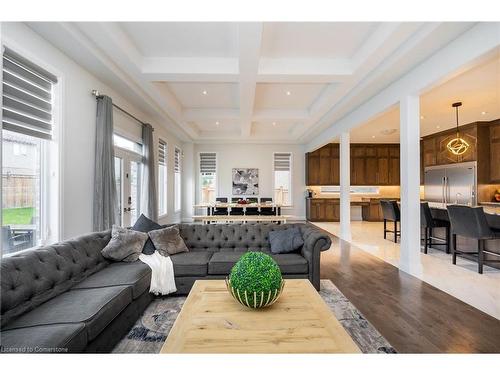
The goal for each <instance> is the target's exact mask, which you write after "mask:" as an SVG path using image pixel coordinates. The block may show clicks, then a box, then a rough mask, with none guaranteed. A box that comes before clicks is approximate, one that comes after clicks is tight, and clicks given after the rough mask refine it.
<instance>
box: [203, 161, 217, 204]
mask: <svg viewBox="0 0 500 375" xmlns="http://www.w3.org/2000/svg"><path fill="white" fill-rule="evenodd" d="M216 181H217V155H216V153H215V152H201V153H200V203H212V202H215V198H216V197H215V195H216V188H217V183H216Z"/></svg>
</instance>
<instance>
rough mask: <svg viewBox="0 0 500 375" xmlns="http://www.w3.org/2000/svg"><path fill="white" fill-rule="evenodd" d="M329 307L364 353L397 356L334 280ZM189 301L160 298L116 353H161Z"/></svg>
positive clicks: (328, 288)
mask: <svg viewBox="0 0 500 375" xmlns="http://www.w3.org/2000/svg"><path fill="white" fill-rule="evenodd" d="M319 294H320V295H321V297H322V298H323V300H324V301H325V303H326V304H327V305H328V306H329V307H330V309H331V311H332V312H333V314H334V315H335V317H336V318H337V319H338V321H339V322H340V324H342V326H343V327H344V329H345V330H346V331H347V333H348V334H349V335H350V336H351V337H352V339H353V340H354V342H355V343H356V344H357V345H358V347H359V348H360V349H361V351H362V352H363V353H396V351H395V350H394V348H393V347H392V346H391V345H390V344H389V342H388V341H387V340H386V339H385V338H384V337H383V336H382V335H381V334H380V333H379V332H378V331H377V330H376V329H375V327H373V325H371V324H370V322H369V321H368V320H366V319H365V318H364V317H363V315H362V314H361V313H360V312H359V311H358V309H356V307H354V305H353V304H352V303H351V302H349V300H348V299H347V298H346V297H345V296H344V295H343V294H342V293H341V292H340V290H338V289H337V287H336V286H335V285H334V284H333V283H332V282H331V281H330V280H321V291H320V292H319ZM185 300H186V297H184V296H183V297H162V298H156V299H155V300H154V301H153V302H151V304H150V305H149V306H148V307H147V308H146V310H145V311H144V314H143V315H142V317H141V318H139V319H138V320H137V322H135V325H134V327H133V328H132V329H131V330H130V332H129V333H128V334H127V335H126V336H125V337H124V338H123V339H122V340H121V341H120V342H119V343H118V345H117V346H116V347H115V348H114V350H113V353H159V352H160V349H161V347H162V345H163V343H164V342H165V340H166V339H167V336H168V333H169V332H170V329H171V328H172V325H173V324H174V322H175V319H176V318H177V315H178V314H179V312H180V311H181V308H182V305H183V304H184V301H185Z"/></svg>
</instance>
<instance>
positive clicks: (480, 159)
mask: <svg viewBox="0 0 500 375" xmlns="http://www.w3.org/2000/svg"><path fill="white" fill-rule="evenodd" d="M499 126H500V120H495V121H491V122H474V123H471V124H467V125H463V126H460V128H459V130H460V136H461V137H462V138H464V139H465V140H466V141H467V143H469V146H470V147H469V149H468V150H467V152H465V153H464V154H463V155H453V154H452V153H451V152H450V151H449V150H448V148H447V147H446V145H447V144H448V142H450V141H451V140H452V139H453V138H455V136H456V130H455V129H449V130H445V131H443V132H439V133H436V134H431V135H428V136H425V137H423V138H422V142H421V147H422V163H423V168H425V167H430V166H434V165H446V164H454V163H463V162H468V161H477V180H478V183H490V182H499V181H500V170H499V169H500V168H499V167H498V165H499V163H500V130H498V127H499Z"/></svg>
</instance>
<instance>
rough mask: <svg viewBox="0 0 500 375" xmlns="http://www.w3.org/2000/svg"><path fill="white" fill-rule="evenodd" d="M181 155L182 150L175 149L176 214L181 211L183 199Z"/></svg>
mask: <svg viewBox="0 0 500 375" xmlns="http://www.w3.org/2000/svg"><path fill="white" fill-rule="evenodd" d="M181 155H182V152H181V150H180V149H178V148H177V147H176V148H175V152H174V184H175V186H174V195H175V199H174V210H175V212H179V211H180V210H181V197H182V192H181V186H182V184H181V171H182V164H181Z"/></svg>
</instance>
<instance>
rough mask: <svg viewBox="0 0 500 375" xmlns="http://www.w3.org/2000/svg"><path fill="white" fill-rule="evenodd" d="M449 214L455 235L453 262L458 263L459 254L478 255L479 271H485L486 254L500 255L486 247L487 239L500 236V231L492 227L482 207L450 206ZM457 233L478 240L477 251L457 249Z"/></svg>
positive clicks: (495, 261)
mask: <svg viewBox="0 0 500 375" xmlns="http://www.w3.org/2000/svg"><path fill="white" fill-rule="evenodd" d="M448 216H449V218H450V223H451V232H452V236H453V247H452V251H451V253H452V255H453V264H457V254H468V255H477V258H478V272H479V273H483V264H484V262H485V261H484V254H488V255H492V256H497V257H498V256H500V255H499V254H497V253H493V252H491V251H488V250H485V249H484V244H485V242H486V241H487V240H493V239H497V238H500V231H498V230H495V229H492V228H491V227H490V226H489V225H488V221H487V220H486V215H485V214H484V210H483V208H482V207H469V206H460V205H450V206H448ZM457 235H458V236H463V237H468V238H473V239H475V240H476V241H477V251H464V250H458V249H457ZM487 262H491V263H498V262H500V260H490V259H488V260H487Z"/></svg>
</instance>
